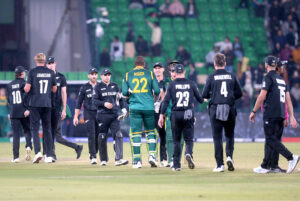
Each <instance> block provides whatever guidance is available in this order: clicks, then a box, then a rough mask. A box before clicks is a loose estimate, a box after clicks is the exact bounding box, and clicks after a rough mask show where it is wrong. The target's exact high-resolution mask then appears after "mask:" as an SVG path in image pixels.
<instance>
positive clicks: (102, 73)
mask: <svg viewBox="0 0 300 201" xmlns="http://www.w3.org/2000/svg"><path fill="white" fill-rule="evenodd" d="M106 74H111V71H110V70H109V69H107V68H105V69H103V70H102V72H101V75H106Z"/></svg>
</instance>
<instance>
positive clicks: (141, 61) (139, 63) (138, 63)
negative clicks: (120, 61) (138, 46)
mask: <svg viewBox="0 0 300 201" xmlns="http://www.w3.org/2000/svg"><path fill="white" fill-rule="evenodd" d="M134 66H145V59H144V57H143V56H137V57H136V58H135V61H134Z"/></svg>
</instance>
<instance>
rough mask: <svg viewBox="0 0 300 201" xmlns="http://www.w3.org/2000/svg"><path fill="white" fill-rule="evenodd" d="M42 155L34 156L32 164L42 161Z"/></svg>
mask: <svg viewBox="0 0 300 201" xmlns="http://www.w3.org/2000/svg"><path fill="white" fill-rule="evenodd" d="M42 158H43V155H42V154H41V152H39V153H37V154H35V156H34V158H33V161H32V163H39V162H40V160H42Z"/></svg>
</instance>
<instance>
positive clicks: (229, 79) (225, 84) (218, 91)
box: [202, 69, 243, 106]
mask: <svg viewBox="0 0 300 201" xmlns="http://www.w3.org/2000/svg"><path fill="white" fill-rule="evenodd" d="M242 95H243V94H242V89H241V86H240V84H239V82H238V80H237V78H236V77H235V75H234V74H232V73H230V72H227V71H226V70H224V69H218V70H216V71H215V72H213V73H212V74H210V75H209V76H208V78H207V80H206V84H205V86H204V88H203V92H202V97H203V98H206V99H209V98H210V104H212V105H218V104H228V105H230V106H233V105H234V103H235V100H236V99H239V98H240V97H242Z"/></svg>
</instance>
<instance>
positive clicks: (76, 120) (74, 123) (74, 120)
mask: <svg viewBox="0 0 300 201" xmlns="http://www.w3.org/2000/svg"><path fill="white" fill-rule="evenodd" d="M73 125H74V126H77V125H78V118H77V117H74V119H73Z"/></svg>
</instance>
